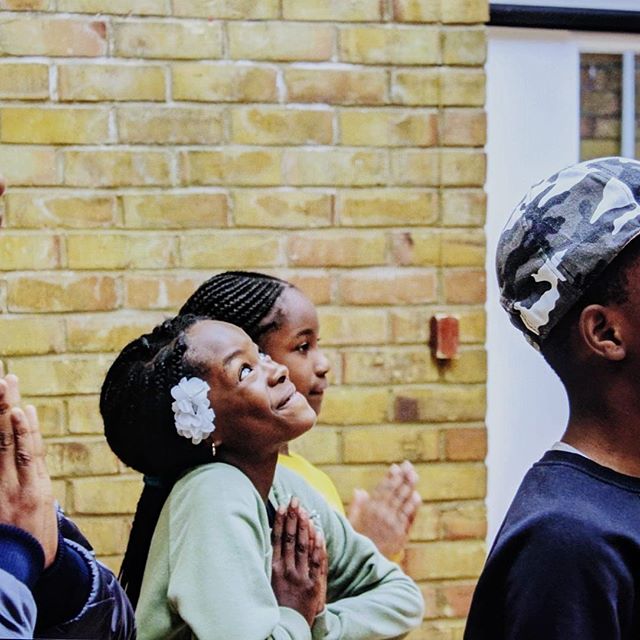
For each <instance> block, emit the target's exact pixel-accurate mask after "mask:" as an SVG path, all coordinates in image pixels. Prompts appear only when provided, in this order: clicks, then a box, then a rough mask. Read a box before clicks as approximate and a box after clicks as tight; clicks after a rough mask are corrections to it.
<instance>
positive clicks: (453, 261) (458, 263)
mask: <svg viewBox="0 0 640 640" xmlns="http://www.w3.org/2000/svg"><path fill="white" fill-rule="evenodd" d="M484 263H485V240H484V234H483V232H482V231H481V230H477V231H475V230H473V229H468V230H465V231H449V232H447V233H444V234H442V255H441V264H442V266H444V267H481V266H483V265H484Z"/></svg>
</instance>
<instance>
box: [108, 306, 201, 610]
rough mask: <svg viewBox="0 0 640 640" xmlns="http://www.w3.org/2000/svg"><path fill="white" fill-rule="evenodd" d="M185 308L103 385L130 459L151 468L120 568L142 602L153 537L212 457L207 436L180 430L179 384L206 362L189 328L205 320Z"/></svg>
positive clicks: (125, 355) (113, 430)
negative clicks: (174, 491) (195, 351)
mask: <svg viewBox="0 0 640 640" xmlns="http://www.w3.org/2000/svg"><path fill="white" fill-rule="evenodd" d="M201 319H202V318H198V317H196V316H193V315H187V316H178V317H176V318H173V319H170V320H166V321H165V322H163V323H162V324H160V325H158V326H157V327H156V328H155V329H154V330H153V331H152V332H151V333H149V334H145V335H143V336H141V337H140V338H137V339H136V340H133V341H132V342H130V343H129V344H128V345H127V346H126V347H125V348H124V349H123V350H122V352H121V353H120V355H119V356H118V357H117V358H116V360H115V362H114V363H113V364H112V365H111V368H110V369H109V371H108V373H107V376H106V379H105V381H104V384H103V385H102V390H101V393H100V413H101V414H102V419H103V422H104V429H105V436H106V438H107V442H108V443H109V446H110V447H111V449H112V450H113V452H114V453H115V454H116V455H117V456H118V457H119V458H120V460H122V461H123V462H124V463H125V464H127V465H128V466H130V467H132V468H133V469H136V470H137V471H140V472H141V473H143V474H145V486H144V489H143V491H142V495H141V496H140V500H139V501H138V505H137V507H136V514H135V517H134V520H133V526H132V529H131V534H130V536H129V542H128V544H127V550H126V552H125V556H124V560H123V562H122V567H121V570H120V576H119V578H120V580H121V582H122V585H123V587H124V588H125V591H126V592H127V595H128V596H129V599H130V600H131V603H132V604H133V606H134V607H135V605H136V603H137V600H138V596H139V594H140V585H141V583H142V576H143V574H144V568H145V564H146V561H147V556H148V553H149V547H150V545H151V538H152V536H153V532H154V530H155V527H156V523H157V521H158V518H159V516H160V511H161V510H162V507H163V505H164V503H165V501H166V499H167V496H168V495H169V493H170V492H171V488H172V486H173V484H174V482H175V480H176V479H177V478H178V477H179V475H180V474H181V473H183V472H184V471H186V470H187V469H189V468H190V467H193V466H196V465H199V464H203V463H206V462H211V449H210V448H209V446H208V445H206V444H205V443H201V444H200V445H197V446H196V445H194V444H193V443H192V442H191V441H190V440H188V439H187V438H183V437H182V436H180V435H179V434H178V433H177V431H176V428H175V424H174V414H173V411H172V409H171V404H172V401H173V399H172V397H171V389H172V387H173V386H174V385H175V384H177V383H178V382H179V380H180V379H181V378H182V377H190V376H199V377H203V375H204V374H205V371H203V368H204V367H203V365H200V364H198V363H195V362H191V361H190V360H189V357H188V353H187V352H188V345H187V342H186V338H185V332H186V330H187V329H188V328H189V327H190V326H192V325H193V324H194V323H195V322H197V321H198V320H201Z"/></svg>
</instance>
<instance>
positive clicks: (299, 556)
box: [296, 509, 309, 576]
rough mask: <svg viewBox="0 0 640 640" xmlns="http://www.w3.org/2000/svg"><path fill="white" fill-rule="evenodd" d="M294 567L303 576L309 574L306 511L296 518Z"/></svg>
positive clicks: (301, 511)
mask: <svg viewBox="0 0 640 640" xmlns="http://www.w3.org/2000/svg"><path fill="white" fill-rule="evenodd" d="M296 567H297V568H298V571H299V572H300V573H301V574H302V575H303V576H306V575H308V574H309V518H308V516H307V513H306V511H304V510H302V509H301V510H300V516H299V518H298V535H297V537H296Z"/></svg>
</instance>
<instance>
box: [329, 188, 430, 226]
mask: <svg viewBox="0 0 640 640" xmlns="http://www.w3.org/2000/svg"><path fill="white" fill-rule="evenodd" d="M338 215H339V220H340V224H341V225H343V226H355V227H369V226H398V225H414V224H415V225H425V224H433V223H434V222H435V221H436V220H437V218H438V194H437V192H436V191H423V190H420V191H418V190H409V189H389V188H386V189H354V190H350V191H341V192H339V193H338Z"/></svg>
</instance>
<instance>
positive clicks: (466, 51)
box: [442, 27, 487, 65]
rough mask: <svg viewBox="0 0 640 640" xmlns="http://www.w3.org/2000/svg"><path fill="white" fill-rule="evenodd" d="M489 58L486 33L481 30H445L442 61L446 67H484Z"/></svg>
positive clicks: (466, 28)
mask: <svg viewBox="0 0 640 640" xmlns="http://www.w3.org/2000/svg"><path fill="white" fill-rule="evenodd" d="M486 57H487V43H486V32H485V30H484V29H483V28H481V29H469V28H468V27H465V28H464V29H445V30H444V32H443V36H442V61H443V62H444V64H446V65H467V64H468V65H483V64H484V63H485V60H486Z"/></svg>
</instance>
